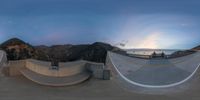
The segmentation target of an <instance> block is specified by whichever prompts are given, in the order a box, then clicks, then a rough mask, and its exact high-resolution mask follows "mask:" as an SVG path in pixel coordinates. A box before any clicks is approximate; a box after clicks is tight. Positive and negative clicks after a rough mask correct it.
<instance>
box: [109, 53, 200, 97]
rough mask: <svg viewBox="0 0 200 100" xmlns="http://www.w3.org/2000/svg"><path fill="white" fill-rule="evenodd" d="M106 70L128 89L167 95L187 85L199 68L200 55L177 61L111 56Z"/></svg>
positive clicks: (112, 54) (192, 55) (113, 54)
mask: <svg viewBox="0 0 200 100" xmlns="http://www.w3.org/2000/svg"><path fill="white" fill-rule="evenodd" d="M106 64H107V66H108V67H110V68H111V69H112V71H113V76H116V78H118V79H120V81H123V83H125V84H126V85H127V86H128V88H130V89H131V88H132V89H135V90H136V91H140V92H145V93H146V92H152V91H154V90H155V91H156V92H162V91H164V92H166V91H168V90H175V89H177V87H178V88H180V87H181V88H182V87H183V84H187V85H188V81H190V80H191V79H192V78H193V77H194V76H195V74H196V72H197V71H199V70H198V68H199V64H200V52H196V53H194V54H191V55H187V56H184V57H179V58H174V59H149V60H148V59H139V58H133V57H127V56H124V55H120V54H116V53H112V52H109V53H108V56H107V63H106Z"/></svg>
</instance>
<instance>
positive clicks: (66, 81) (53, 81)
mask: <svg viewBox="0 0 200 100" xmlns="http://www.w3.org/2000/svg"><path fill="white" fill-rule="evenodd" d="M21 73H22V75H24V76H25V77H26V78H28V79H30V80H32V81H34V82H36V83H38V84H41V85H49V86H67V85H74V84H78V83H81V82H83V81H85V80H87V79H88V78H89V77H90V74H89V73H87V72H84V73H80V74H77V75H73V76H67V77H49V76H45V75H41V74H38V73H35V72H33V71H31V70H29V69H23V70H21Z"/></svg>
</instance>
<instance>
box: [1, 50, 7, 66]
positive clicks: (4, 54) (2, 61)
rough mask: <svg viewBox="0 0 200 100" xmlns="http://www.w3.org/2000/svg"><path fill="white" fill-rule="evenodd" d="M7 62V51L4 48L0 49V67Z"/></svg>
mask: <svg viewBox="0 0 200 100" xmlns="http://www.w3.org/2000/svg"><path fill="white" fill-rule="evenodd" d="M6 62H7V57H6V53H5V52H4V51H3V50H0V67H1V66H3V65H4V64H5V63H6Z"/></svg>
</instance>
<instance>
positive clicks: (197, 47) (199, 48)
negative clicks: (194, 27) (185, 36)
mask: <svg viewBox="0 0 200 100" xmlns="http://www.w3.org/2000/svg"><path fill="white" fill-rule="evenodd" d="M192 50H200V45H199V46H196V47H194V48H192Z"/></svg>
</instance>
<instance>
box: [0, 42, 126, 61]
mask: <svg viewBox="0 0 200 100" xmlns="http://www.w3.org/2000/svg"><path fill="white" fill-rule="evenodd" d="M0 47H1V48H2V49H3V50H5V51H6V52H7V54H8V59H9V60H20V59H28V58H33V59H38V60H44V61H51V60H54V59H55V60H58V61H60V62H67V61H75V60H81V59H83V60H88V61H93V62H101V63H104V62H105V60H106V55H107V51H114V52H119V53H125V52H124V51H122V50H120V49H119V48H116V47H113V46H111V45H109V44H106V43H102V42H96V43H93V44H85V45H70V44H68V45H53V46H50V47H49V46H45V45H40V46H31V45H30V44H27V43H25V42H24V41H22V40H20V39H17V38H13V39H10V40H8V41H6V42H4V43H3V44H1V45H0Z"/></svg>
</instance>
